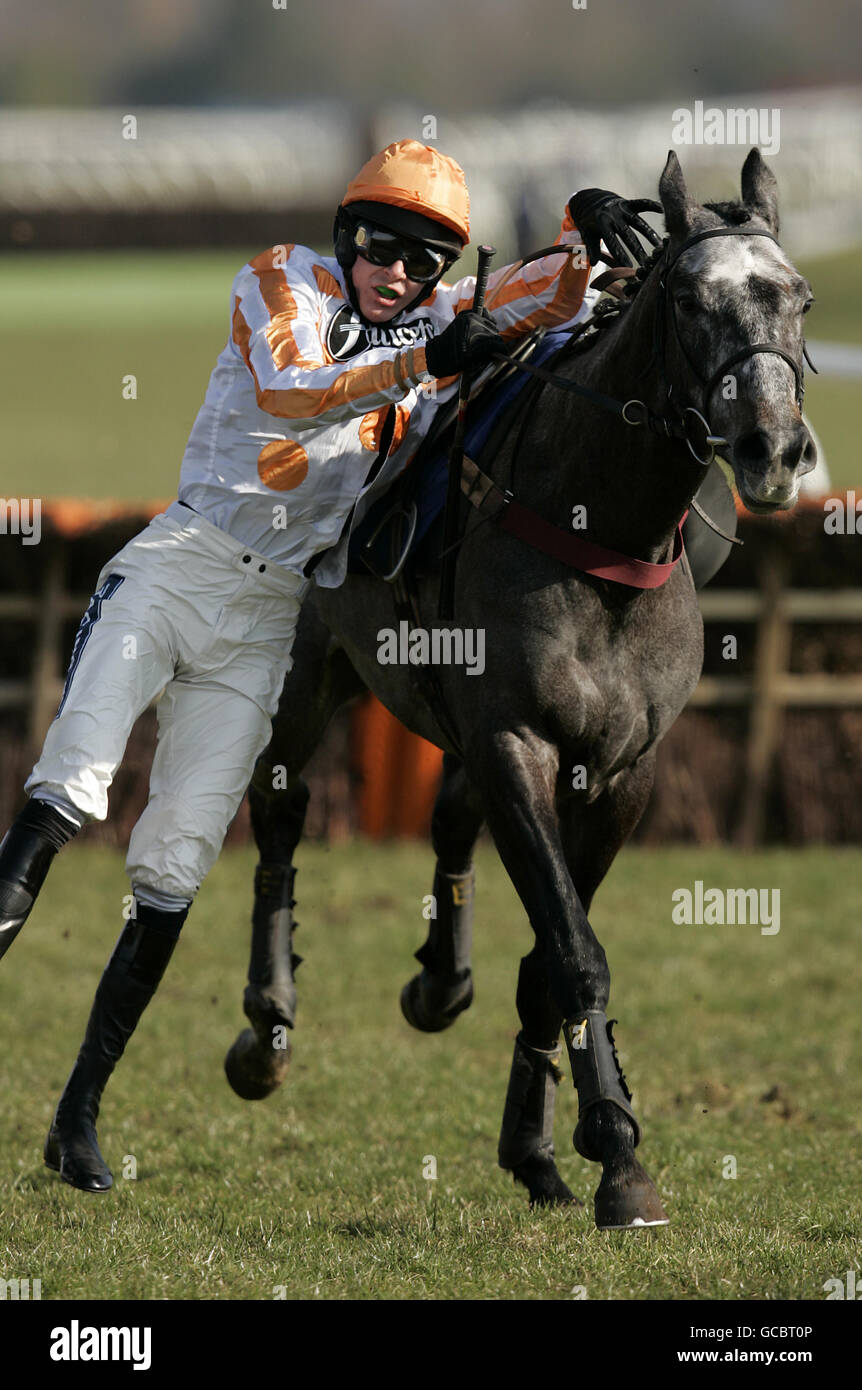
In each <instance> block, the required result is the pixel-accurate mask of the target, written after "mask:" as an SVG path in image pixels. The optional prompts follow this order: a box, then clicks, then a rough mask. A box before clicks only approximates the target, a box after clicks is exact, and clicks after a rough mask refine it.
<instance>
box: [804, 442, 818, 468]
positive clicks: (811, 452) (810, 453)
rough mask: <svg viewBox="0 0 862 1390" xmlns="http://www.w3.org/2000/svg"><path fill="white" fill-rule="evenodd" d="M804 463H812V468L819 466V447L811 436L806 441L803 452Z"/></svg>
mask: <svg viewBox="0 0 862 1390" xmlns="http://www.w3.org/2000/svg"><path fill="white" fill-rule="evenodd" d="M802 462H803V463H810V464H811V467H812V468H814V467H815V466H816V464H817V445H816V444H815V443H814V440H813V439H812V438H811V435H810V434H809V436H808V438H807V440H806V441H805V448H804V449H803V450H802Z"/></svg>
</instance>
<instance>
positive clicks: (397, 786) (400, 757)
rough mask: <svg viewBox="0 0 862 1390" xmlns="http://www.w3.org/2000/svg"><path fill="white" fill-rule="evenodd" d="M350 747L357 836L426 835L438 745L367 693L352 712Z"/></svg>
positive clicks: (437, 777)
mask: <svg viewBox="0 0 862 1390" xmlns="http://www.w3.org/2000/svg"><path fill="white" fill-rule="evenodd" d="M353 747H354V759H355V764H356V768H357V770H358V772H359V774H360V776H361V778H362V785H361V787H360V790H359V828H360V830H361V832H362V834H363V835H370V836H371V837H372V839H377V840H379V839H385V838H387V837H398V836H426V835H427V834H428V833H429V831H430V829H431V812H432V810H433V808H434V799H435V797H436V795H437V790H438V787H439V785H440V776H441V773H442V770H443V754H442V753H441V751H440V749H439V748H435V746H434V744H433V743H428V741H427V740H426V739H424V738H420V737H419V736H418V734H412V733H411V732H410V730H409V729H406V728H405V727H404V725H403V724H401V723H400V722H399V721H398V720H397V719H396V718H395V716H394V715H392V714H390V713H389V711H388V709H386V708H385V706H384V705H382V704H381V703H380V701H379V700H378V699H376V697H375V696H373V695H369V696H368V697H367V698H366V699H364V700H363V701H362V703H361V704H360V705H358V706H357V708H356V710H355V711H354V714H353Z"/></svg>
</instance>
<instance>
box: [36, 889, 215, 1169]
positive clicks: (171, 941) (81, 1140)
mask: <svg viewBox="0 0 862 1390" xmlns="http://www.w3.org/2000/svg"><path fill="white" fill-rule="evenodd" d="M135 906H136V909H137V916H136V918H134V919H132V920H130V921H129V922H127V923H126V925H125V927H124V928H123V931H122V934H121V936H120V939H119V941H118V942H117V944H116V946H115V948H114V953H113V955H112V956H111V959H110V960H109V962H108V964H107V966H106V967H105V971H104V974H103V975H102V978H101V980H100V982H99V987H98V989H97V990H96V997H95V999H94V1000H93V1008H92V1010H91V1013H90V1019H89V1022H88V1023H87V1032H86V1034H85V1036H84V1041H83V1043H82V1044H81V1050H80V1052H79V1053H78V1060H77V1062H76V1063H75V1066H74V1068H73V1070H72V1074H71V1076H70V1077H69V1080H68V1081H67V1082H66V1088H65V1090H64V1091H63V1094H62V1096H61V1098H60V1103H59V1105H58V1106H57V1111H56V1114H55V1115H54V1119H53V1122H52V1124H51V1129H50V1132H49V1134H48V1138H47V1140H46V1141H45V1162H46V1164H47V1165H48V1167H49V1168H53V1169H54V1170H55V1171H57V1172H59V1174H60V1177H61V1178H62V1179H63V1181H64V1182H67V1183H70V1184H71V1185H72V1187H80V1188H83V1189H84V1191H86V1192H106V1191H107V1190H108V1188H109V1187H111V1185H112V1183H113V1178H112V1176H111V1171H110V1169H109V1168H108V1166H107V1164H106V1163H105V1160H104V1159H103V1158H102V1155H101V1153H100V1152H99V1144H98V1140H97V1138H96V1117H97V1116H98V1113H99V1102H100V1100H101V1098H102V1091H103V1090H104V1088H105V1085H106V1084H107V1081H108V1078H109V1076H110V1075H111V1073H112V1071H113V1070H114V1067H115V1066H116V1064H117V1062H118V1061H119V1059H120V1058H121V1057H122V1055H123V1051H124V1049H125V1046H126V1043H127V1042H128V1041H129V1038H130V1037H131V1036H132V1034H133V1032H134V1031H135V1028H136V1027H137V1025H138V1021H139V1019H140V1017H141V1014H142V1013H143V1012H144V1009H145V1008H146V1007H147V1005H148V1004H149V1002H150V1000H151V999H152V997H153V995H154V994H155V992H156V989H157V987H158V984H159V981H160V980H161V978H162V975H163V974H164V973H165V969H166V968H167V964H168V961H169V960H170V958H171V956H172V954H173V951H174V947H175V946H176V944H177V939H178V937H179V932H180V928H181V926H182V924H183V922H184V921H185V918H186V913H187V911H188V909H185V910H183V911H180V912H161V911H158V910H157V909H156V908H152V907H147V906H146V905H145V904H143V903H136V904H135Z"/></svg>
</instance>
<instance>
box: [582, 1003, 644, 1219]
mask: <svg viewBox="0 0 862 1390" xmlns="http://www.w3.org/2000/svg"><path fill="white" fill-rule="evenodd" d="M614 1022H615V1020H614V1019H608V1018H607V1017H606V1015H605V1014H604V1012H603V1011H602V1010H601V1009H588V1010H587V1011H586V1012H585V1013H583V1014H579V1015H576V1016H575V1018H574V1019H567V1021H566V1022H565V1024H564V1025H563V1034H564V1036H565V1039H566V1045H567V1047H568V1049H569V1060H570V1062H571V1064H572V1076H573V1078H574V1082H575V1086H576V1087H577V1091H578V1126H577V1129H576V1130H575V1133H574V1145H575V1148H576V1149H577V1151H578V1153H579V1154H581V1155H582V1157H584V1158H587V1159H589V1160H590V1161H591V1162H594V1163H601V1165H602V1180H601V1183H600V1184H599V1187H598V1191H597V1192H596V1195H595V1199H594V1207H595V1215H596V1225H597V1226H598V1228H599V1230H600V1231H622V1230H633V1229H635V1228H636V1227H639V1226H666V1225H667V1223H668V1216H667V1213H666V1212H665V1210H664V1207H663V1206H662V1204H661V1199H660V1198H659V1195H658V1192H657V1191H656V1189H655V1184H654V1183H653V1181H652V1178H651V1177H650V1175H649V1173H647V1171H646V1169H645V1168H643V1167H642V1166H641V1164H640V1163H639V1162H638V1161H637V1159H636V1158H635V1156H634V1151H635V1149H636V1148H637V1145H638V1143H639V1142H640V1125H639V1124H638V1122H637V1119H636V1117H635V1113H634V1111H633V1109H632V1106H631V1099H632V1096H631V1091H630V1090H629V1088H628V1086H627V1085H626V1079H625V1076H624V1075H623V1071H622V1067H621V1066H620V1061H619V1057H618V1056H617V1049H616V1047H615V1045H614V1037H613V1032H612V1028H613V1024H614ZM607 1102H610V1106H608V1105H607ZM600 1106H601V1107H602V1108H601V1109H598V1107H600ZM622 1116H624V1117H625V1118H621V1117H622Z"/></svg>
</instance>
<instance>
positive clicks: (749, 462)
mask: <svg viewBox="0 0 862 1390" xmlns="http://www.w3.org/2000/svg"><path fill="white" fill-rule="evenodd" d="M734 454H735V456H736V459H737V460H738V461H739V463H741V464H742V466H743V468H750V469H752V470H754V469H756V468H757V467H758V465H761V466H762V465H763V464H766V463H768V462H769V460H770V458H771V457H772V449H771V446H770V442H769V436H768V435H767V434H766V433H765V432H764V431H763V430H752V431H751V434H744V435H743V436H742V438H741V439H738V440H737V441H736V444H735V446H734Z"/></svg>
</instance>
